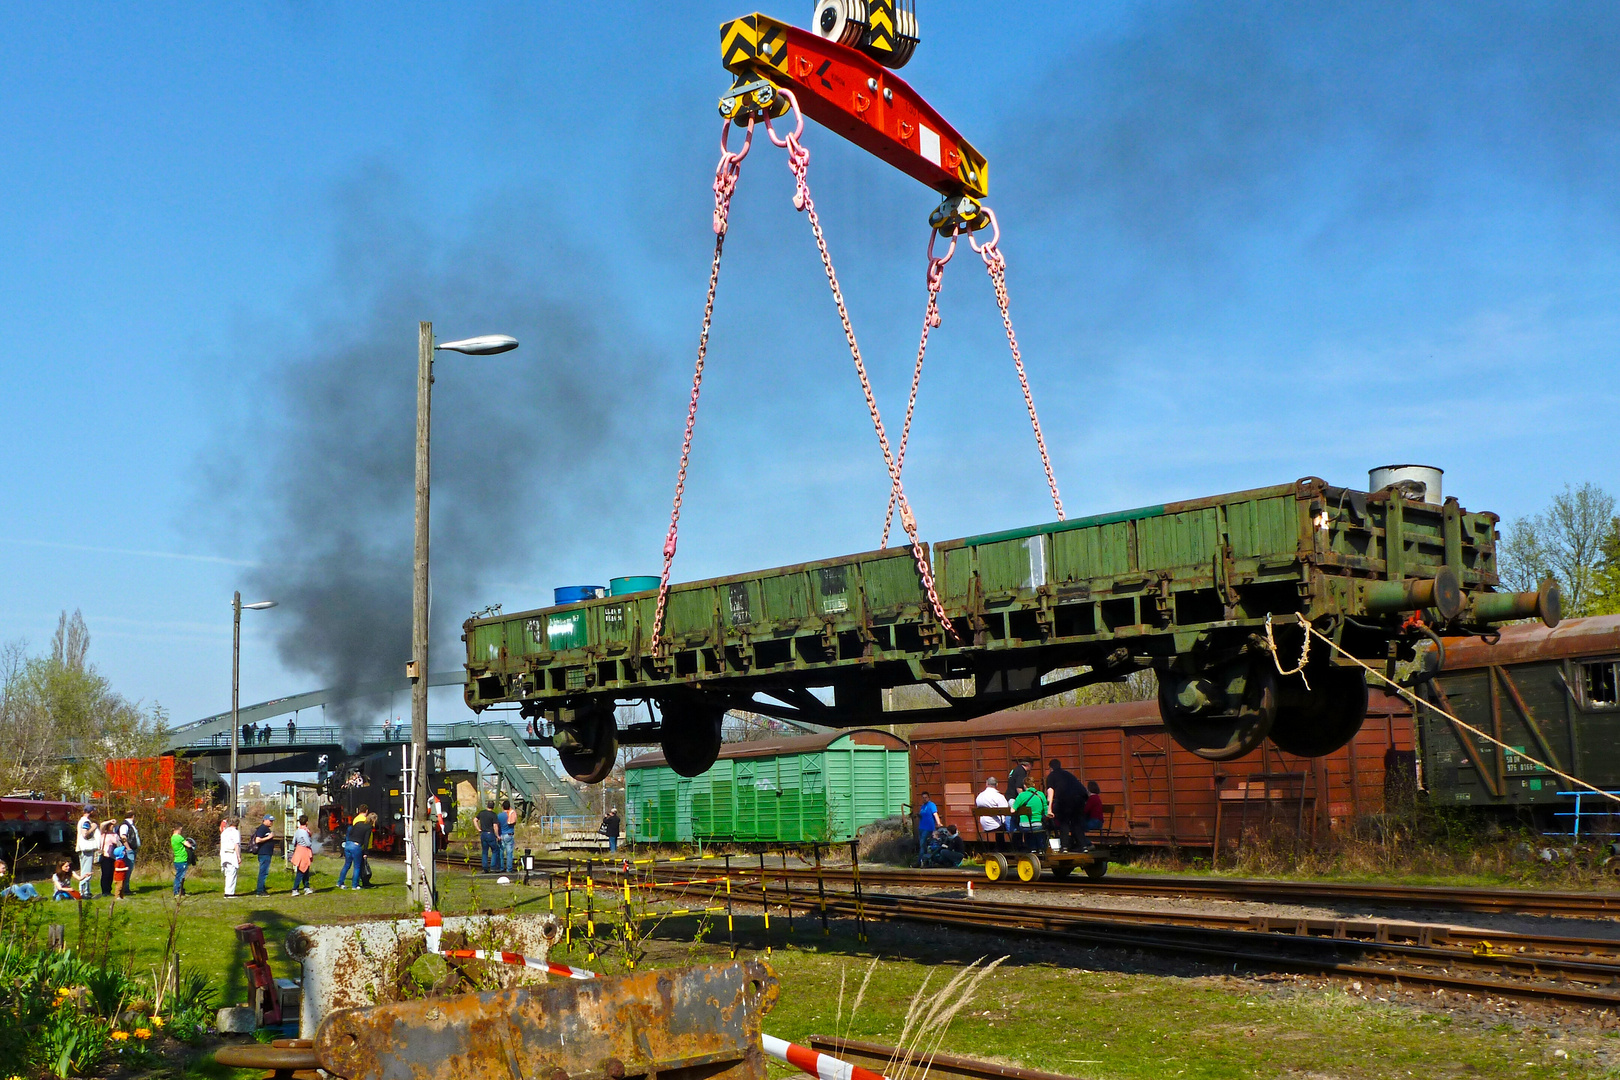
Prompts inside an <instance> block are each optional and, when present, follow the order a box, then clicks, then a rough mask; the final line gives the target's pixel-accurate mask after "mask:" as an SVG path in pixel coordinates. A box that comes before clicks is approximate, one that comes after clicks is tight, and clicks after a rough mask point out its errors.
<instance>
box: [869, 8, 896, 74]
mask: <svg viewBox="0 0 1620 1080" xmlns="http://www.w3.org/2000/svg"><path fill="white" fill-rule="evenodd" d="M861 47H862V49H863V50H864V51H865V52H866V53H867V54H868V55H869V56H871V57H872V59H874V60H876V61H878V62H879V63H882V62H884V61H885V60H887V59H888V58H889V57H891V56H893V55H894V49H895V30H894V2H893V0H868V2H867V5H866V40H865V41H863V42H861Z"/></svg>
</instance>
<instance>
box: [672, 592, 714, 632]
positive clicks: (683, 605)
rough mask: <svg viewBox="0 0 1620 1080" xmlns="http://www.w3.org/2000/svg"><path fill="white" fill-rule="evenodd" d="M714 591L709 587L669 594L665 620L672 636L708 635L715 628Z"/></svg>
mask: <svg viewBox="0 0 1620 1080" xmlns="http://www.w3.org/2000/svg"><path fill="white" fill-rule="evenodd" d="M713 604H714V590H713V589H712V588H710V587H708V586H704V587H701V588H695V589H688V588H683V589H681V590H680V591H679V592H676V591H674V590H671V591H670V594H669V610H668V611H667V612H666V613H665V620H666V623H667V625H668V627H669V629H668V630H667V631H666V633H669V634H671V635H681V634H700V633H708V632H710V631H712V630H713V628H714V607H713Z"/></svg>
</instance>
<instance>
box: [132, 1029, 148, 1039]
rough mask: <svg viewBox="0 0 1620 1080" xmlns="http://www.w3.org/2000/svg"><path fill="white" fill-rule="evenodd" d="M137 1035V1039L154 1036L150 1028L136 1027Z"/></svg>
mask: <svg viewBox="0 0 1620 1080" xmlns="http://www.w3.org/2000/svg"><path fill="white" fill-rule="evenodd" d="M135 1037H136V1038H137V1039H150V1038H151V1037H152V1030H151V1029H150V1028H136V1029H135Z"/></svg>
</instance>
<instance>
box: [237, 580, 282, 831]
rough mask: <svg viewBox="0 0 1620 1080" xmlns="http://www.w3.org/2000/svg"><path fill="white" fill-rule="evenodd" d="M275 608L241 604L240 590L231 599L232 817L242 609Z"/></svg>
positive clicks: (239, 738)
mask: <svg viewBox="0 0 1620 1080" xmlns="http://www.w3.org/2000/svg"><path fill="white" fill-rule="evenodd" d="M275 606H276V602H275V601H274V600H260V601H259V602H258V603H257V604H244V603H242V593H241V591H240V590H238V591H237V593H236V594H235V595H234V596H232V597H231V616H232V618H231V806H232V807H233V810H234V812H233V813H232V814H231V816H232V817H241V816H242V794H241V792H242V789H241V788H240V787H239V786H237V779H238V777H237V772H236V755H237V750H238V748H239V747H240V745H241V742H242V720H241V717H239V716H238V715H237V710H238V709H239V708H240V707H241V698H242V609H243V608H246V609H247V610H248V611H263V610H264V609H265V608H273V607H275Z"/></svg>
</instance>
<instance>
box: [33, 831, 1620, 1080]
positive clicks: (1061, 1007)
mask: <svg viewBox="0 0 1620 1080" xmlns="http://www.w3.org/2000/svg"><path fill="white" fill-rule="evenodd" d="M337 865H338V863H337V861H336V860H335V859H332V858H328V857H322V858H320V859H317V861H316V877H315V883H316V886H317V887H318V888H320V889H321V890H322V891H320V892H319V893H317V894H316V895H314V896H301V897H296V898H295V897H292V896H289V895H288V892H287V890H288V888H289V886H290V880H291V879H290V875H289V874H287V873H286V872H285V871H282V870H277V871H276V872H275V873H273V874H272V875H271V887H272V889H273V890H274V893H273V895H271V896H269V897H253V896H239V897H236V898H234V899H226V898H224V897H223V896H222V895H220V879H219V876H218V872H217V869H208V868H205V869H203V870H202V871H201V872H200V873H196V876H194V877H193V878H192V880H191V882H190V883H189V887H190V891H191V892H192V894H193V895H191V896H189V897H188V898H186V899H185V900H183V901H181V906H180V908H179V922H178V927H177V928H178V949H179V951H180V952H181V954H182V956H183V958H184V962H185V963H186V964H187V965H189V966H194V967H196V968H198V969H199V970H203V971H207V972H209V973H210V974H212V975H214V976H215V977H216V978H218V979H219V981H220V986H221V993H220V996H219V1000H220V1001H221V1002H222V1003H226V1004H228V1003H232V1002H236V1001H240V1000H242V999H243V998H244V997H245V996H246V990H245V985H244V982H243V976H242V967H241V965H242V961H243V959H244V958H245V955H246V950H245V949H244V948H243V947H242V946H241V945H239V944H237V942H236V939H235V934H234V932H233V927H234V926H235V925H236V924H237V923H239V922H244V921H252V922H256V923H258V924H259V925H260V926H262V927H264V928H265V931H266V937H267V939H268V940H269V941H270V949H269V952H270V957H271V962H272V964H273V966H274V967H275V969H276V971H277V974H284V975H296V974H297V972H296V971H295V970H294V969H293V965H291V964H289V962H288V961H287V959H286V957H285V954H284V952H283V950H282V948H281V945H280V941H281V939H282V938H283V937H284V936H285V934H286V932H287V931H288V930H290V929H292V928H293V927H295V926H298V925H301V924H303V923H306V922H335V921H339V920H341V919H343V918H348V917H360V916H368V915H381V914H398V915H401V916H404V915H406V914H408V913H409V903H408V897H407V895H406V892H405V890H404V888H403V887H402V877H403V874H402V870H401V868H400V867H398V866H397V864H390V863H385V862H381V861H379V862H378V863H377V864H376V875H377V877H376V880H377V881H378V882H379V883H380V884H381V885H382V886H383V887H381V888H378V889H375V890H372V891H369V892H339V891H337V890H336V889H334V888H332V883H333V880H334V876H335V873H336V869H337ZM248 869H256V866H254V864H252V863H251V862H250V864H249V867H248ZM148 871H149V872H151V868H148ZM143 878H144V880H138V881H137V886H138V890H139V891H138V892H137V893H136V894H135V895H134V896H132V897H130V898H128V899H125V900H122V901H119V902H118V904H117V907H116V915H115V916H114V917H115V919H116V920H117V921H118V925H117V926H116V928H115V932H114V935H113V951H114V953H115V955H118V954H119V953H120V951H123V952H127V954H128V955H129V956H130V957H131V959H132V960H133V962H134V963H135V965H136V966H137V969H138V970H144V968H145V967H149V966H151V965H154V964H156V963H158V962H159V960H160V959H161V956H162V953H163V948H164V943H165V939H166V936H167V934H168V928H169V918H170V914H171V912H172V911H173V910H174V909H173V906H172V905H173V901H172V900H171V899H170V898H169V888H168V885H167V883H166V881H164V882H162V883H160V882H158V881H156V880H154V879H153V877H148V876H146V875H143ZM440 881H441V891H442V896H443V903H442V904H441V907H443V908H444V910H445V911H447V912H450V913H457V912H467V911H473V910H483V909H491V908H498V909H501V910H512V909H515V910H517V911H534V912H540V911H544V910H546V907H547V903H546V895H545V892H544V890H543V889H525V888H523V887H521V886H498V885H495V884H493V883H492V882H491V879H488V878H483V879H479V878H474V877H471V876H469V875H464V874H460V873H451V874H442V875H441V878H440ZM244 882H245V884H246V885H247V887H248V888H249V889H251V887H252V879H251V878H250V877H248V876H247V875H245V874H244ZM576 900H582V898H580V897H579V895H578V894H576ZM598 900H599V901H600V902H601V903H599V905H598V907H599V909H600V907H601V906H602V905H603V904H607V903H609V901H608V899H607V897H606V896H604V895H603V894H602V893H599V894H598ZM46 903H47V904H49V903H50V902H46ZM96 904H98V905H103V906H102V907H101V910H103V911H106V910H107V906H106V905H105V904H104V902H102V901H96ZM559 906H560V899H559ZM54 908H57V909H60V912H61V914H60V916H55V915H54V912H53V917H56V918H59V919H60V921H63V922H67V923H68V924H69V935H70V940H71V938H72V935H73V934H74V933H75V930H74V927H73V925H72V923H73V918H72V911H73V907H72V906H71V905H68V904H65V903H64V904H56V905H54ZM46 910H47V911H51V910H52V909H51V908H49V907H48V908H47V909H46ZM851 929H852V928H851V927H849V926H848V925H847V924H845V925H839V924H835V926H834V933H833V934H832V935H831V936H824V935H823V934H822V932H821V929H820V927H819V925H818V924H816V923H815V922H814V921H813V920H812V919H810V918H808V917H806V916H804V915H803V914H801V915H800V916H799V917H798V918H797V919H796V920H795V927H794V930H795V932H794V934H793V935H792V937H791V938H789V937H788V935H787V933H786V924H785V921H784V920H783V919H782V918H780V916H779V915H773V918H772V920H771V930H772V943H773V944H774V946H775V948H774V949H773V951H772V954H771V956H770V957H769V962H770V963H771V965H772V966H773V967H774V969H775V970H776V972H777V973H778V976H779V977H780V980H781V997H780V999H779V1001H778V1003H777V1005H776V1007H775V1009H774V1011H773V1012H772V1013H771V1015H770V1016H769V1017H768V1018H767V1022H766V1028H767V1030H769V1031H771V1032H772V1033H773V1034H776V1035H779V1036H781V1037H783V1038H787V1039H791V1040H794V1041H800V1042H804V1041H808V1038H809V1036H810V1035H811V1034H822V1035H847V1036H850V1037H853V1038H866V1039H871V1040H874V1041H878V1042H889V1043H892V1042H894V1041H895V1040H896V1038H897V1037H898V1035H899V1032H900V1028H901V1025H902V1021H903V1017H904V1014H905V1010H906V1006H907V1004H908V1003H909V1002H910V1000H911V998H912V995H913V994H914V993H915V992H916V991H917V988H918V987H919V986H920V985H921V984H922V982H923V980H924V978H925V977H927V976H930V974H931V975H932V980H931V986H932V987H935V988H937V987H939V986H941V985H943V983H944V981H946V980H947V979H948V978H949V977H950V975H951V974H952V973H953V972H954V971H955V970H958V969H959V968H960V966H961V965H964V964H967V963H971V962H972V961H973V960H975V959H977V958H979V957H981V956H988V957H989V958H991V959H994V958H995V957H997V956H1000V955H1002V954H1003V953H1004V952H1010V954H1011V957H1010V959H1009V960H1008V961H1007V963H1006V964H1005V965H1004V966H1003V967H1001V968H1000V969H999V970H997V971H996V972H994V973H993V974H991V976H990V977H989V978H988V979H987V980H986V981H985V983H984V984H983V986H982V987H981V988H980V991H979V994H978V998H977V1000H976V1001H975V1002H973V1003H972V1004H970V1005H969V1006H968V1008H967V1010H966V1011H964V1012H963V1013H962V1014H961V1015H960V1016H958V1017H957V1018H956V1020H955V1022H954V1023H953V1024H952V1026H951V1028H950V1030H949V1032H948V1033H947V1034H946V1036H945V1038H944V1040H943V1042H942V1043H941V1046H940V1049H941V1050H942V1051H944V1052H950V1053H957V1054H965V1055H970V1056H978V1057H990V1058H995V1059H1000V1060H1003V1061H1007V1062H1011V1063H1014V1064H1019V1065H1023V1066H1026V1067H1029V1068H1035V1069H1044V1070H1047V1071H1051V1072H1056V1073H1062V1074H1066V1075H1069V1076H1075V1077H1121V1078H1124V1077H1143V1078H1147V1077H1153V1078H1155V1080H1157V1078H1161V1077H1178V1076H1181V1077H1189V1078H1226V1077H1249V1076H1267V1077H1270V1076H1334V1077H1346V1078H1363V1077H1365V1078H1373V1077H1402V1076H1406V1075H1409V1074H1410V1075H1412V1076H1415V1077H1420V1078H1424V1080H1436V1078H1443V1077H1453V1076H1456V1077H1508V1076H1512V1077H1525V1076H1542V1075H1552V1074H1554V1073H1557V1074H1559V1075H1579V1076H1586V1075H1610V1074H1608V1073H1606V1072H1604V1071H1603V1070H1602V1060H1601V1056H1602V1053H1603V1048H1604V1044H1605V1043H1606V1042H1607V1043H1609V1044H1612V1043H1613V1042H1614V1040H1605V1039H1603V1038H1602V1037H1600V1035H1599V1034H1597V1032H1596V1031H1595V1025H1594V1027H1593V1028H1591V1029H1582V1028H1575V1029H1571V1030H1569V1031H1563V1032H1560V1031H1557V1030H1551V1031H1542V1030H1538V1029H1536V1028H1534V1027H1532V1026H1531V1025H1530V1024H1528V1023H1525V1022H1516V1023H1496V1020H1495V1018H1493V1019H1492V1020H1491V1021H1489V1022H1487V1021H1482V1020H1479V1019H1476V1018H1473V1017H1472V1016H1470V1015H1468V1014H1458V1015H1456V1016H1452V1015H1448V1014H1443V1013H1441V1012H1440V1011H1438V1010H1434V1009H1430V1008H1428V1007H1426V1006H1422V1005H1417V1004H1413V1003H1411V1002H1410V1001H1408V1000H1406V999H1398V1000H1396V1001H1393V1002H1378V1001H1369V1000H1364V999H1363V998H1362V997H1361V996H1359V995H1352V994H1350V993H1347V992H1346V990H1345V989H1344V985H1343V984H1341V983H1335V984H1332V985H1331V986H1329V987H1327V988H1325V989H1324V988H1322V987H1320V986H1318V985H1316V984H1315V983H1314V982H1311V981H1296V980H1282V981H1280V982H1278V983H1275V984H1271V983H1265V982H1260V981H1256V980H1250V979H1239V978H1225V977H1221V976H1208V975H1203V976H1172V975H1157V974H1139V973H1133V972H1129V971H1124V970H1118V968H1119V967H1120V966H1122V965H1125V964H1126V963H1127V962H1128V958H1126V957H1124V956H1110V955H1109V954H1107V953H1094V952H1091V951H1087V950H1081V949H1068V948H1066V947H1060V946H1052V945H1049V944H1046V943H1041V942H1031V941H1017V940H1012V941H1009V940H1008V939H1004V938H1001V937H996V936H990V935H974V934H964V933H959V932H955V931H944V930H940V931H937V932H936V931H932V930H930V929H929V928H927V927H923V926H916V925H899V924H879V925H876V926H874V927H872V928H871V931H870V933H871V939H872V940H871V943H870V944H866V945H862V944H859V943H857V942H856V941H855V940H854V938H853V935H852V934H851V933H850V930H851ZM697 930H698V923H697V921H696V920H694V919H691V918H677V919H668V920H666V921H664V922H663V923H662V924H661V925H659V926H658V928H657V932H656V935H655V939H654V940H652V941H650V942H649V943H648V956H647V957H646V958H645V959H644V961H643V966H670V965H676V964H683V963H698V962H712V961H717V960H722V959H724V958H725V957H726V955H727V950H726V947H725V945H724V944H723V940H724V936H725V924H724V919H723V917H721V918H719V919H717V920H715V921H714V922H712V923H710V924H709V926H708V927H707V929H706V930H705V933H704V936H705V939H706V940H704V941H703V942H701V943H697V944H694V943H693V937H694V935H695V934H696V933H697ZM761 930H762V928H761V926H760V920H759V919H758V917H757V916H742V917H739V920H738V935H739V941H740V943H741V944H742V946H743V948H744V952H745V954H749V953H757V952H762V950H763V946H764V944H765V942H764V939H763V936H762V934H761ZM552 955H553V957H554V958H555V959H558V960H560V961H563V962H569V963H574V964H580V965H585V966H590V967H592V968H594V969H596V970H598V971H600V972H602V973H604V974H615V973H618V972H620V971H623V970H624V964H623V959H622V956H620V955H619V954H618V953H616V952H615V951H613V950H608V951H606V952H604V953H603V954H602V955H599V956H597V957H596V958H594V959H591V960H589V961H587V949H586V947H585V946H583V945H580V944H576V946H575V947H574V949H572V950H571V951H565V950H563V949H557V950H554V951H553V954H552ZM874 957H881V959H880V960H879V964H880V967H879V971H878V974H877V975H876V976H875V977H874V978H873V980H872V983H871V986H870V988H869V989H868V991H867V994H866V999H865V1002H864V1003H863V1005H862V1008H861V1011H860V1013H859V1015H857V1016H855V1017H854V1018H853V1019H851V1018H850V1017H849V1016H848V1015H847V1009H848V1002H849V1000H850V999H853V997H854V994H855V991H856V989H857V987H858V986H859V985H860V982H861V979H862V978H863V976H864V975H865V973H866V969H867V966H868V964H869V963H870V962H871V960H872V959H873V958H874ZM1154 963H1155V964H1158V963H1160V962H1158V961H1154ZM1159 970H1169V969H1168V968H1165V967H1160V968H1159ZM841 979H845V980H846V981H847V986H846V989H845V1001H846V1003H845V1006H844V1011H845V1015H843V1016H842V1017H840V1015H839V1006H838V999H839V984H840V980H841ZM1555 1047H1562V1048H1564V1049H1566V1050H1567V1051H1568V1053H1569V1055H1570V1056H1569V1057H1568V1058H1562V1059H1559V1058H1555V1057H1554V1056H1553V1051H1554V1048H1555ZM209 1069H210V1066H209V1065H207V1064H203V1063H199V1065H198V1066H196V1068H195V1069H194V1070H193V1071H194V1072H195V1073H196V1076H197V1080H231V1078H230V1075H229V1073H228V1072H221V1071H217V1070H216V1071H214V1072H210V1071H209ZM788 1075H790V1074H789V1071H788V1070H786V1069H785V1068H780V1067H776V1066H773V1068H772V1076H773V1078H785V1077H787V1076H788Z"/></svg>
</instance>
